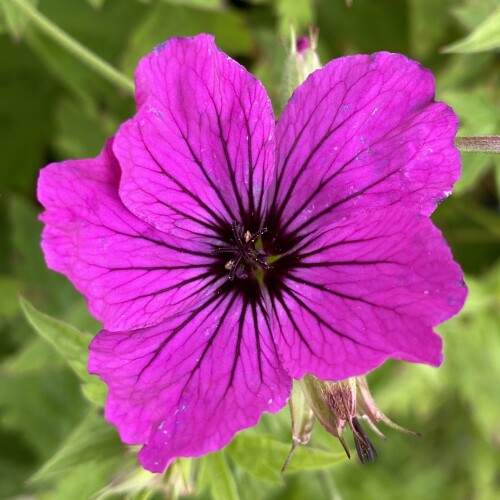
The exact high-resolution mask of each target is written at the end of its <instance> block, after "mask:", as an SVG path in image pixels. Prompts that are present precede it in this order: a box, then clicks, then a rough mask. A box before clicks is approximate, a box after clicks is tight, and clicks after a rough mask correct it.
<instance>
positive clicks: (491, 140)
mask: <svg viewBox="0 0 500 500" xmlns="http://www.w3.org/2000/svg"><path fill="white" fill-rule="evenodd" d="M455 147H456V148H457V149H459V150H460V151H462V152H466V153H497V154H498V153H500V135H480V136H477V137H456V138H455Z"/></svg>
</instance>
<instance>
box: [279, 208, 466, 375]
mask: <svg viewBox="0 0 500 500" xmlns="http://www.w3.org/2000/svg"><path fill="white" fill-rule="evenodd" d="M301 247H302V249H300V248H298V249H296V251H295V253H294V255H295V258H296V259H297V261H298V263H297V264H296V266H295V268H294V269H292V270H291V271H290V272H289V274H288V278H287V279H286V280H285V281H284V283H283V285H282V287H281V291H279V292H275V295H276V299H275V313H274V316H275V322H274V326H273V332H274V333H275V336H276V341H277V345H278V350H279V352H280V354H281V356H282V359H283V363H284V365H285V367H286V368H287V370H288V372H289V373H290V375H291V376H292V377H294V378H299V377H301V376H303V375H304V374H305V373H313V374H314V375H316V376H318V377H320V378H323V379H335V380H340V379H345V378H347V377H351V376H353V375H359V374H362V373H366V372H368V371H369V370H371V369H373V368H375V367H376V366H378V365H379V364H380V363H382V362H383V361H384V360H385V359H387V358H390V357H391V358H396V359H403V360H406V361H412V362H420V363H428V364H431V365H439V364H440V363H441V361H442V354H441V338H440V337H439V336H438V335H436V334H435V333H434V332H433V329H432V327H434V326H436V325H438V324H439V323H441V322H442V321H444V320H446V319H448V318H450V317H451V316H453V315H454V314H456V313H457V312H458V311H459V310H460V309H461V307H462V305H463V303H464V300H465V296H466V293H467V290H466V288H465V286H464V283H463V276H462V272H461V270H460V268H459V267H458V265H457V264H456V263H455V262H453V260H452V256H451V253H450V250H449V248H448V247H447V245H446V243H445V241H444V240H443V238H442V236H441V234H440V233H439V231H438V230H437V229H436V228H435V227H434V226H433V225H432V223H431V222H430V220H429V219H427V217H425V216H421V215H418V214H409V213H408V212H401V211H400V210H399V209H396V208H389V209H381V210H378V211H375V212H364V213H360V214H358V215H356V216H355V217H352V218H346V219H343V220H341V221H337V222H332V223H331V224H326V225H325V227H324V228H323V230H322V231H321V232H320V231H318V232H317V234H316V236H314V237H312V236H311V237H309V239H307V240H306V241H303V242H302V244H301Z"/></svg>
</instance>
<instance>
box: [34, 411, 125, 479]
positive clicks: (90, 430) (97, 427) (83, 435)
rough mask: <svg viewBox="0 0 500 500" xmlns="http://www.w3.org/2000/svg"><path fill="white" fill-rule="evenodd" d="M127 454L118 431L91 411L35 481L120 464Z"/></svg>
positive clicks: (45, 465) (39, 471) (37, 475)
mask: <svg viewBox="0 0 500 500" xmlns="http://www.w3.org/2000/svg"><path fill="white" fill-rule="evenodd" d="M123 452H124V447H123V445H122V443H121V442H120V439H119V437H118V435H117V432H116V430H115V428H114V427H113V426H111V425H110V424H109V423H108V422H106V421H105V420H104V418H103V417H102V416H100V415H97V414H96V413H94V412H90V413H89V414H88V415H87V416H86V417H85V419H84V420H83V422H81V424H80V425H79V426H78V427H77V428H76V429H75V430H74V431H73V432H72V433H71V434H70V435H69V436H68V437H67V439H66V440H65V441H64V443H63V444H62V446H61V447H60V449H59V450H58V451H57V452H56V453H55V455H54V456H53V457H52V458H50V459H49V460H48V461H47V462H46V463H45V464H44V465H43V466H42V467H41V468H40V469H39V470H38V471H37V472H36V473H35V475H34V476H33V477H32V478H31V480H32V481H33V482H37V481H41V480H45V479H48V478H50V477H52V476H54V475H58V474H61V473H64V472H66V471H68V470H71V469H72V468H73V467H76V466H79V465H82V464H86V463H94V464H99V463H102V462H104V461H108V460H112V461H117V460H119V459H121V458H122V457H123Z"/></svg>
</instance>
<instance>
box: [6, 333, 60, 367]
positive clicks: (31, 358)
mask: <svg viewBox="0 0 500 500" xmlns="http://www.w3.org/2000/svg"><path fill="white" fill-rule="evenodd" d="M63 366H64V361H63V359H62V358H61V357H59V356H54V348H53V347H52V346H51V345H49V344H48V343H47V342H46V341H45V340H44V339H42V338H39V337H35V338H33V339H32V340H30V341H29V342H27V343H25V344H24V345H23V346H22V347H21V348H20V349H18V350H17V351H16V352H15V354H13V355H12V356H10V357H9V358H8V359H7V360H6V361H5V363H4V364H3V369H4V370H5V372H6V373H8V374H11V375H24V374H34V373H37V372H40V371H42V370H46V369H51V370H53V369H54V368H61V367H63Z"/></svg>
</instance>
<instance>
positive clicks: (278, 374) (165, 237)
mask: <svg viewBox="0 0 500 500" xmlns="http://www.w3.org/2000/svg"><path fill="white" fill-rule="evenodd" d="M136 89H137V90H136V97H137V105H138V110H137V113H136V115H135V116H134V117H133V118H132V119H131V120H129V121H127V122H125V123H124V124H123V125H122V126H121V127H120V129H119V130H118V132H117V134H116V136H115V137H114V138H113V139H112V140H110V141H109V142H108V143H107V145H106V146H105V148H104V150H103V152H102V153H101V155H100V156H98V157H97V158H95V159H85V160H68V161H65V162H62V163H57V164H52V165H49V166H48V167H46V168H45V169H44V170H42V172H41V175H40V181H39V186H38V195H39V199H40V201H41V202H42V203H43V205H44V206H45V209H46V210H45V212H44V214H43V215H42V220H43V222H44V223H45V225H46V226H45V229H44V232H43V242H42V246H43V250H44V252H45V255H46V259H47V262H48V265H49V266H50V267H51V268H52V269H54V270H56V271H59V272H61V273H63V274H65V275H67V276H68V277H69V279H70V280H71V281H72V282H73V283H74V285H75V286H76V287H77V288H78V290H80V291H81V292H82V293H83V294H84V295H85V297H86V298H87V300H88V304H89V308H90V310H91V312H92V314H93V315H94V316H95V317H96V318H98V319H99V320H101V321H102V322H103V324H104V330H102V331H101V332H100V333H99V334H98V335H97V337H96V338H95V339H94V341H93V342H92V345H91V348H90V362H89V369H90V371H91V372H92V373H95V374H97V375H99V376H100V377H101V378H102V379H103V380H104V381H105V382H106V383H107V384H108V387H109V395H108V399H107V404H106V417H107V419H108V420H109V421H110V422H112V423H113V424H115V425H116V427H117V428H118V431H119V433H120V436H121V438H122V440H123V441H124V442H125V443H129V444H142V445H144V446H143V447H142V449H141V451H140V453H139V458H140V461H141V463H142V464H143V466H144V467H146V468H147V469H149V470H151V471H162V470H164V469H165V467H166V466H167V465H168V464H169V463H170V462H171V460H172V459H174V458H175V457H179V456H197V455H200V454H203V453H207V452H209V451H213V450H217V449H219V448H221V447H222V446H224V445H225V444H226V443H227V442H229V440H230V439H231V438H232V437H233V435H234V434H235V433H236V432H237V431H239V430H240V429H243V428H246V427H249V426H252V425H254V424H255V423H256V422H257V421H258V419H259V417H260V415H261V414H262V413H263V412H264V411H268V412H276V411H278V410H280V409H281V408H282V407H283V406H284V405H285V403H286V401H287V398H288V396H289V393H290V388H291V381H292V378H300V377H302V376H303V375H304V374H306V373H311V374H314V375H315V376H317V377H319V378H321V379H332V380H341V379H345V378H347V377H351V376H355V375H359V374H364V373H366V372H368V371H369V370H371V369H373V368H375V367H376V366H378V365H380V364H381V363H382V362H383V361H384V360H386V359H388V358H396V359H402V360H406V361H410V362H419V363H428V364H430V365H435V366H437V365H439V364H440V363H441V361H442V354H441V339H440V337H439V336H438V335H437V334H435V333H434V332H433V327H434V326H435V325H437V324H439V323H441V322H442V321H444V320H446V319H447V318H449V317H451V316H452V315H454V314H456V313H457V312H458V311H459V309H460V308H461V307H462V304H463V302H464V298H465V295H466V289H465V287H464V283H463V280H462V273H461V271H460V269H459V267H458V265H457V264H455V263H454V262H453V260H452V256H451V254H450V250H449V248H448V246H447V245H446V243H445V241H444V240H443V238H442V236H441V234H440V233H439V231H438V230H437V229H436V228H435V227H434V226H433V224H432V223H431V222H430V220H429V215H430V214H431V212H432V211H433V210H434V208H435V207H436V206H437V204H438V203H439V202H440V201H441V200H442V199H443V198H445V197H446V196H448V195H449V194H450V192H451V189H452V185H453V183H454V182H455V181H456V180H457V179H458V177H459V173H460V158H459V153H458V151H457V150H456V149H455V148H454V147H453V138H454V135H455V132H456V129H457V118H456V116H455V114H454V113H453V111H452V110H451V109H450V108H449V107H447V106H446V105H444V104H442V103H436V102H434V81H433V77H432V74H431V73H430V72H429V71H428V70H426V69H424V68H422V67H421V66H420V65H419V64H417V63H415V62H414V61H411V60H409V59H407V58H406V57H404V56H402V55H398V54H389V53H378V54H374V55H371V56H367V55H359V56H352V57H344V58H340V59H337V60H334V61H331V62H330V63H329V64H327V65H326V66H325V67H324V68H323V69H321V70H319V71H316V72H315V73H313V74H312V75H310V76H309V78H308V79H307V80H306V81H305V82H304V83H303V84H302V85H301V86H300V87H299V88H298V89H297V90H296V91H295V93H294V94H293V96H292V98H291V99H290V101H289V103H288V105H287V106H286V108H285V110H284V111H283V114H282V116H281V118H280V119H279V121H278V123H277V124H276V125H275V120H274V115H273V111H272V107H271V103H270V101H269V98H268V96H267V94H266V92H265V90H264V87H263V86H262V85H261V83H260V82H259V81H258V80H256V79H255V78H254V77H253V76H252V75H251V74H250V73H248V72H247V71H246V70H245V68H243V67H242V66H240V65H239V64H238V63H237V62H235V61H233V60H232V59H231V58H229V57H228V56H227V55H225V54H224V53H223V52H221V51H220V50H219V49H218V48H217V47H216V46H215V44H214V41H213V38H212V37H211V36H207V35H200V36H197V37H194V38H177V39H172V40H170V41H169V42H167V43H165V44H164V45H162V46H160V47H158V48H157V49H155V50H154V51H153V52H152V53H151V54H149V55H148V56H146V57H145V58H144V59H143V60H142V61H141V62H140V64H139V67H138V69H137V72H136Z"/></svg>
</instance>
